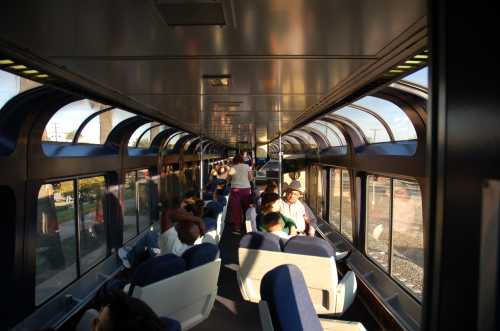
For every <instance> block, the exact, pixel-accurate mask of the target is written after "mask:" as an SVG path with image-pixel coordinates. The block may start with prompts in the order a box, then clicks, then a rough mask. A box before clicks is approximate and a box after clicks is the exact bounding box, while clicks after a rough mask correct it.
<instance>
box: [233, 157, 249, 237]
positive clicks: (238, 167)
mask: <svg viewBox="0 0 500 331" xmlns="http://www.w3.org/2000/svg"><path fill="white" fill-rule="evenodd" d="M229 176H230V177H231V195H230V197H229V211H230V216H231V221H230V224H231V227H232V230H233V233H235V234H240V233H241V224H242V219H243V215H245V212H246V210H247V208H248V206H249V204H250V194H251V185H250V181H251V180H252V172H251V169H250V167H249V166H248V165H247V164H244V163H243V158H242V157H241V155H236V156H235V157H234V159H233V166H232V167H231V170H230V171H229Z"/></svg>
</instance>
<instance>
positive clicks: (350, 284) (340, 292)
mask: <svg viewBox="0 0 500 331" xmlns="http://www.w3.org/2000/svg"><path fill="white" fill-rule="evenodd" d="M357 290H358V284H357V282H356V275H355V274H354V272H352V271H348V272H347V273H346V274H345V275H344V277H343V278H342V280H341V281H340V282H339V284H338V285H337V289H336V295H335V311H336V312H337V313H339V314H342V313H344V312H345V311H346V310H347V308H349V307H350V306H351V304H352V303H353V301H354V299H355V298H356V291H357Z"/></svg>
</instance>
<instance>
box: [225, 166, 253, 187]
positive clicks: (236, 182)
mask: <svg viewBox="0 0 500 331" xmlns="http://www.w3.org/2000/svg"><path fill="white" fill-rule="evenodd" d="M249 171H250V167H249V166H248V165H247V164H244V163H238V164H236V165H234V166H233V167H232V168H231V170H229V174H230V175H231V188H250V181H249V180H248V172H249Z"/></svg>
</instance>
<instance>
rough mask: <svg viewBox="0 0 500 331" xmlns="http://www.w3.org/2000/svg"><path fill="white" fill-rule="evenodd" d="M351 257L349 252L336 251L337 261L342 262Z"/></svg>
mask: <svg viewBox="0 0 500 331" xmlns="http://www.w3.org/2000/svg"><path fill="white" fill-rule="evenodd" d="M347 255H349V251H342V252H337V251H335V261H337V262H340V261H342V260H343V259H345V258H346V257H347Z"/></svg>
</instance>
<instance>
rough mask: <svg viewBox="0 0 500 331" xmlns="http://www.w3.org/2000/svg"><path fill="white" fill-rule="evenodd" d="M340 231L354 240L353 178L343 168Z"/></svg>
mask: <svg viewBox="0 0 500 331" xmlns="http://www.w3.org/2000/svg"><path fill="white" fill-rule="evenodd" d="M340 231H341V232H342V233H343V234H344V235H345V236H346V237H347V238H348V239H350V240H351V241H352V211H351V179H350V178H349V171H347V170H345V169H342V205H341V210H340Z"/></svg>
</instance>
